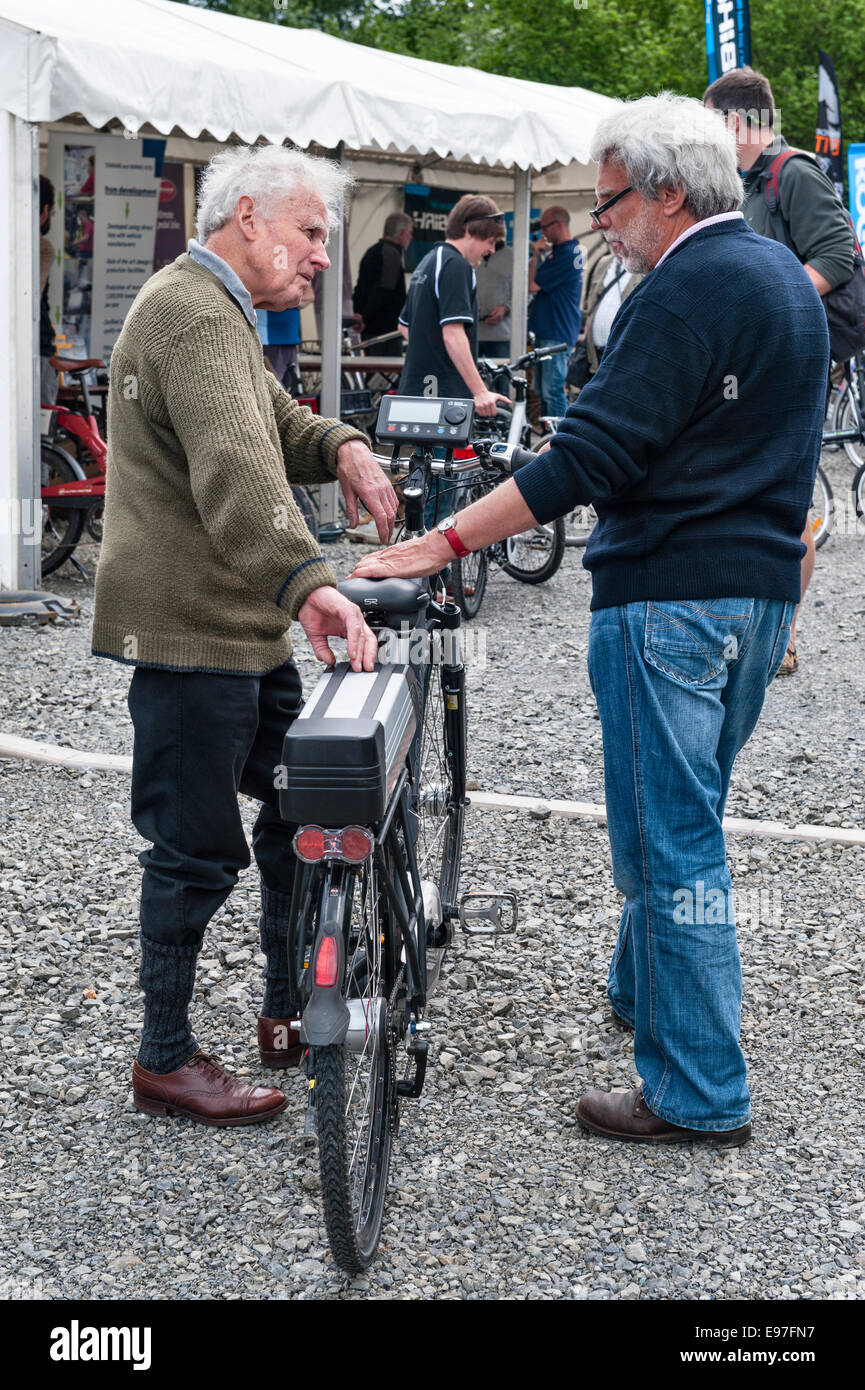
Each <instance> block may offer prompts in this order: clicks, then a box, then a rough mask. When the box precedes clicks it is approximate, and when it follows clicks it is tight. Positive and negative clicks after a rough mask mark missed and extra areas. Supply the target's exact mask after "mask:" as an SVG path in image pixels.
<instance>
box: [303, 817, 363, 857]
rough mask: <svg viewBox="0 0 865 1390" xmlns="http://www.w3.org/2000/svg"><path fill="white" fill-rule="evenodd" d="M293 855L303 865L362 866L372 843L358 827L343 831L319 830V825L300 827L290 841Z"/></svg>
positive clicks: (361, 828)
mask: <svg viewBox="0 0 865 1390" xmlns="http://www.w3.org/2000/svg"><path fill="white" fill-rule="evenodd" d="M293 844H294V852H295V854H296V855H297V857H298V859H302V860H303V862H304V863H305V864H317V863H319V862H320V860H322V859H341V860H343V862H344V863H346V864H362V863H363V861H364V860H365V859H368V858H369V856H370V855H371V854H372V851H373V846H374V845H375V840H374V838H373V836H372V835H371V834H370V832H369V831H368V830H364V828H363V826H361V825H348V826H346V828H345V829H344V830H323V829H322V827H321V826H320V825H302V826H301V827H300V829H299V830H298V831H297V832H296V834H295V837H294V841H293Z"/></svg>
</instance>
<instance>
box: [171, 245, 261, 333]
mask: <svg viewBox="0 0 865 1390" xmlns="http://www.w3.org/2000/svg"><path fill="white" fill-rule="evenodd" d="M187 251H188V253H189V257H190V259H191V260H193V261H196V262H197V263H198V265H203V266H204V269H205V270H209V271H211V272H212V273H213V274H214V275H216V276H217V277H218V279H220V280H221V281H222V283H223V285H224V286H225V288H226V289H227V290H228V293H229V294H230V295H231V297H232V299H234V300H236V302H237V303H238V304H239V305H240V307H241V309H242V310H243V312H244V315H245V317H246V319H247V321H248V322H249V323H250V324H251V325H252V327H253V328H257V326H258V319H257V318H256V316H255V310H254V309H253V307H252V295H251V294H250V293H249V290H248V289H247V288H246V286H245V285H244V283H243V281H242V280H241V278H240V276H239V275H238V274H237V273H236V271H234V270H232V269H231V266H230V265H229V264H228V262H227V261H224V260H223V259H222V257H221V256H217V254H216V252H215V251H208V249H207V247H206V246H202V245H201V244H200V242H197V241H196V240H195V237H193V238H192V240H191V241H190V243H189V246H188V247H187Z"/></svg>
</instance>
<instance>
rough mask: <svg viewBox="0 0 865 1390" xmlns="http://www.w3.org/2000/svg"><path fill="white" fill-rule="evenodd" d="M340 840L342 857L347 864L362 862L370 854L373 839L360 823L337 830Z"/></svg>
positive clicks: (373, 842)
mask: <svg viewBox="0 0 865 1390" xmlns="http://www.w3.org/2000/svg"><path fill="white" fill-rule="evenodd" d="M339 838H340V839H341V841H342V857H343V859H345V860H347V861H348V863H349V864H362V863H363V861H364V859H368V858H369V856H370V855H371V854H372V851H373V846H374V844H375V840H374V839H373V837H372V835H370V833H369V831H368V830H364V829H363V827H362V826H360V825H349V826H347V827H346V829H345V830H341V831H340V832H339Z"/></svg>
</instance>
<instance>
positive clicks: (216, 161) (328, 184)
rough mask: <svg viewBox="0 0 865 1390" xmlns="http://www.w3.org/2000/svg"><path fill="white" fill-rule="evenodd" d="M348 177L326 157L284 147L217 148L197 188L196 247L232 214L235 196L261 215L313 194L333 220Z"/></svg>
mask: <svg viewBox="0 0 865 1390" xmlns="http://www.w3.org/2000/svg"><path fill="white" fill-rule="evenodd" d="M353 182H354V180H353V179H352V176H351V174H350V173H349V172H348V170H347V169H344V168H343V167H342V165H341V164H335V163H334V162H333V160H330V159H317V158H315V156H313V155H310V154H304V153H303V151H302V150H293V149H288V148H287V147H286V146H285V145H254V146H249V145H240V146H237V147H236V148H233V149H229V150H222V151H221V153H220V154H216V155H214V156H213V158H212V159H211V161H210V163H209V164H208V166H207V168H206V169H205V171H204V173H203V175H202V178H201V184H200V186H199V191H198V216H197V218H196V224H195V225H196V234H197V237H198V240H199V241H200V242H201V243H202V245H203V244H204V243H205V242H206V241H207V238H208V237H209V236H210V235H211V233H213V232H215V231H218V230H219V228H220V227H223V226H225V223H226V222H229V221H230V220H231V218H232V217H233V216H234V213H235V210H236V208H237V200H238V198H242V197H243V196H244V194H245V195H246V196H248V197H250V198H252V200H253V202H254V203H255V206H256V207H257V208H258V209H259V211H260V212H261V214H262V216H263V217H264V218H265V219H267V218H269V217H271V216H272V215H273V214H274V212H275V210H276V208H277V207H278V205H279V204H280V203H281V202H284V200H285V199H286V198H292V197H294V196H295V195H296V194H298V193H314V194H316V195H317V196H318V197H319V198H320V199H321V201H322V202H323V203H324V205H325V207H326V209H327V214H328V218H329V220H330V222H331V223H333V222H334V221H335V220H336V219H337V218H338V217H339V215H340V209H341V206H342V199H343V197H344V195H345V194H346V193H347V192H348V190H349V189H350V188H351V186H352V184H353Z"/></svg>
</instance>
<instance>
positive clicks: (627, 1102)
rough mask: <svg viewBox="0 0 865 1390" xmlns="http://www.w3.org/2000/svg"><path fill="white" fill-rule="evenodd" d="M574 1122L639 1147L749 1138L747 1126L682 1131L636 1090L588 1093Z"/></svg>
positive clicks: (714, 1142)
mask: <svg viewBox="0 0 865 1390" xmlns="http://www.w3.org/2000/svg"><path fill="white" fill-rule="evenodd" d="M577 1119H578V1120H579V1122H580V1124H581V1125H582V1126H583V1128H584V1129H592V1130H594V1131H595V1133H596V1134H603V1135H604V1136H605V1138H607V1139H630V1140H631V1141H636V1142H637V1143H642V1144H687V1143H689V1142H690V1141H692V1140H693V1141H696V1142H700V1141H702V1142H703V1143H705V1144H728V1145H731V1146H735V1145H738V1144H744V1143H745V1141H746V1140H747V1139H750V1137H751V1126H750V1123H749V1124H746V1125H740V1127H739V1128H738V1129H683V1128H682V1126H681V1125H671V1124H670V1123H669V1122H668V1121H667V1120H662V1119H661V1118H660V1116H658V1115H655V1114H653V1113H652V1111H651V1110H650V1109H649V1107H648V1106H647V1105H646V1102H645V1101H644V1100H643V1095H642V1092H641V1091H640V1089H639V1087H638V1088H637V1090H635V1091H587V1092H586V1094H585V1095H584V1096H583V1098H582V1100H581V1101H580V1102H579V1104H578V1106H577Z"/></svg>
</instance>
